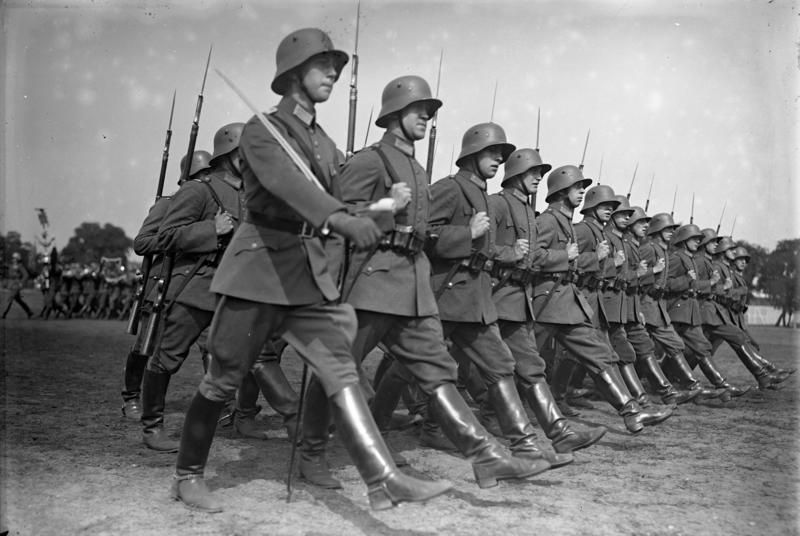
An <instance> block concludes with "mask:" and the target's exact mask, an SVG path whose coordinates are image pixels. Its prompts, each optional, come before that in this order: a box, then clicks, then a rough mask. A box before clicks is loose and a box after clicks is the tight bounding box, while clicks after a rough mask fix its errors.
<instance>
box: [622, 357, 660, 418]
mask: <svg viewBox="0 0 800 536" xmlns="http://www.w3.org/2000/svg"><path fill="white" fill-rule="evenodd" d="M617 366H618V367H619V372H620V375H621V376H622V379H623V380H625V385H626V386H627V387H628V391H630V393H631V396H632V397H633V398H635V399H636V401H637V402H638V403H639V405H640V406H642V407H643V408H649V407H651V406H654V407H658V406H659V404H656V403H655V402H653V401H652V400H650V397H649V396H647V391H645V389H644V386H643V385H642V380H641V379H639V375H638V374H637V373H636V367H635V366H634V365H633V363H622V362H620V363H618V364H617Z"/></svg>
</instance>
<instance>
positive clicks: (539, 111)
mask: <svg viewBox="0 0 800 536" xmlns="http://www.w3.org/2000/svg"><path fill="white" fill-rule="evenodd" d="M541 125H542V107H541V106H540V107H538V108H537V109H536V148H535V149H534V150H535V151H536V152H537V153H538V152H539V129H540V127H541ZM528 203H529V204H530V206H531V207H533V211H534V212H536V192H533V193H532V194H531V195H530V199H529V200H528Z"/></svg>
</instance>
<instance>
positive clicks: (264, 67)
mask: <svg viewBox="0 0 800 536" xmlns="http://www.w3.org/2000/svg"><path fill="white" fill-rule="evenodd" d="M794 4H795V2H793V1H791V0H772V1H770V0H763V1H753V2H749V1H744V0H737V1H736V2H730V1H727V0H719V1H713V0H711V1H709V0H705V1H702V2H699V1H668V0H658V1H648V0H637V1H636V2H630V1H618V0H596V1H592V2H573V1H569V2H567V1H542V0H527V1H522V0H518V1H507V2H499V1H492V2H490V1H488V0H485V1H473V2H465V1H463V0H461V1H458V2H456V1H452V2H451V1H442V2H411V1H403V2H401V1H389V0H363V1H362V4H361V30H360V38H359V51H358V52H359V56H360V60H361V62H360V70H359V74H360V76H359V85H358V96H359V100H358V128H357V130H356V145H357V147H358V146H361V145H362V144H363V143H364V137H365V134H366V129H367V119H368V116H369V113H370V109H371V108H372V107H374V108H375V113H376V114H377V112H378V109H379V108H380V94H381V91H382V89H383V87H384V85H385V84H386V83H387V82H388V81H389V80H391V79H392V78H394V77H396V76H400V75H404V74H418V75H421V76H423V77H425V78H426V79H427V80H428V81H429V82H430V84H431V86H432V87H433V88H434V90H435V87H436V74H437V69H438V64H439V55H440V52H441V51H442V50H443V51H444V64H443V68H442V79H441V88H440V92H439V96H440V98H441V99H442V100H443V101H444V106H443V108H442V109H441V111H440V114H439V129H438V132H439V136H438V137H439V143H438V147H437V151H436V164H435V170H434V177H435V178H439V177H442V176H444V175H446V174H448V173H449V172H450V162H451V154H452V152H453V151H454V150H455V152H456V154H458V150H459V148H460V143H461V135H462V134H463V132H464V131H465V130H466V129H467V128H468V127H469V126H471V125H473V124H475V123H479V122H484V121H488V120H489V118H490V115H491V108H492V94H493V91H494V87H495V83H497V86H498V91H497V99H496V106H495V110H494V121H495V122H497V123H499V124H500V125H502V126H503V127H504V128H505V130H506V132H507V134H508V137H509V141H511V142H512V143H514V144H516V145H517V146H518V147H533V146H534V145H535V141H536V113H537V109H538V108H541V116H542V121H541V133H540V147H541V153H542V156H543V157H544V159H545V161H547V162H550V163H551V164H553V165H554V167H555V166H559V165H563V164H578V162H579V161H580V157H581V152H582V149H583V143H584V139H585V137H586V132H587V130H588V129H591V139H590V141H589V147H588V152H587V156H586V169H585V172H586V175H587V176H590V177H593V178H596V177H597V176H598V173H599V172H600V163H601V159H602V162H603V167H602V176H601V182H602V183H604V184H610V185H611V186H613V187H614V188H615V189H616V190H617V192H618V193H626V192H627V190H628V186H629V184H630V180H631V177H632V174H633V170H634V167H635V165H636V163H637V162H638V163H639V168H638V174H637V178H636V182H635V184H634V186H633V195H632V198H631V199H632V201H633V203H634V204H639V205H644V203H645V198H646V196H647V190H648V186H649V184H650V180H651V178H652V177H653V174H655V183H654V186H653V194H652V199H651V202H650V213H651V214H652V213H655V212H661V211H666V212H669V210H670V208H671V206H672V199H673V194H674V192H675V189H676V187H677V191H678V193H677V204H676V207H675V217H676V219H677V220H681V221H685V222H688V219H689V212H690V206H691V198H692V193H694V194H695V198H696V200H695V223H697V224H699V225H700V226H701V227H715V226H716V225H717V222H718V220H719V217H720V213H721V211H722V207H723V204H724V203H725V201H726V200H727V208H726V212H725V217H724V221H723V223H722V231H723V233H726V234H727V233H729V232H730V230H731V225H732V224H733V218H734V217H736V218H737V219H736V229H735V236H736V238H740V239H745V240H748V241H750V242H754V243H758V244H761V245H764V246H766V247H768V248H773V247H774V246H775V244H776V242H777V241H778V240H780V239H783V238H793V237H798V236H800V224H799V223H798V217H797V206H798V188H797V178H798V169H799V168H798V154H799V152H798V135H797V134H798V133H797V124H798V123H797V119H798V108H797V105H798V103H797V98H798V87H799V86H798V48H797V47H798V45H797V39H798V27H799V25H798V21H800V16H799V14H798V11H797V8H796V7H795V6H794ZM0 10H2V18H3V19H2V23H3V36H2V39H3V41H2V43H0V44H2V50H3V57H2V60H0V61H3V62H4V63H2V72H3V74H4V76H3V85H2V98H3V107H2V108H3V109H2V113H3V114H4V117H3V131H2V133H3V138H2V143H0V162H1V164H0V173H2V175H0V199H2V203H1V204H0V205H1V208H2V213H1V214H0V230H1V231H2V232H3V233H5V232H7V231H9V230H16V231H20V232H21V233H22V234H23V239H24V240H29V241H33V240H34V237H35V236H36V235H37V234H38V233H40V230H41V228H40V226H39V223H38V220H37V217H36V213H35V212H34V208H36V207H44V208H45V209H46V210H47V213H48V216H49V219H50V223H51V234H52V235H54V236H55V238H56V245H57V246H58V247H59V248H61V247H63V246H65V245H66V243H67V240H68V239H69V237H70V236H72V235H73V232H74V229H75V227H77V226H78V225H80V223H81V222H84V221H93V222H99V223H100V224H104V223H106V222H110V223H113V224H115V225H119V226H121V227H122V228H124V229H125V231H126V233H127V234H128V235H129V236H131V237H133V236H134V235H135V234H136V232H137V231H138V229H139V226H140V224H141V222H142V219H143V218H144V216H145V215H146V212H147V209H148V208H149V206H150V205H151V204H152V202H153V198H154V195H155V189H156V182H157V178H158V171H159V167H160V164H161V149H162V145H163V140H164V134H165V130H166V126H167V120H168V117H169V105H170V99H171V96H172V92H173V90H177V95H178V97H177V103H176V107H175V122H174V125H173V130H174V133H173V143H172V152H171V155H170V156H171V158H170V165H169V173H168V177H167V184H168V186H167V188H166V192H170V191H172V190H174V189H175V187H176V186H175V185H176V182H177V177H178V161H179V160H180V157H181V156H182V155H183V154H185V151H186V146H187V141H188V134H189V128H190V126H191V120H192V115H193V113H194V109H195V103H196V99H197V93H198V91H199V89H200V83H201V79H202V71H203V67H204V63H205V59H206V55H207V53H208V48H209V46H210V45H211V44H212V43H213V45H214V51H213V55H212V59H211V64H212V72H211V73H209V77H208V82H207V84H206V92H205V104H204V108H203V115H202V118H201V121H200V135H199V137H198V142H197V148H198V149H199V148H205V149H207V150H209V151H210V150H211V149H212V138H213V135H214V132H215V131H216V130H217V128H219V127H220V126H221V125H223V124H225V123H229V122H233V121H246V120H247V119H248V118H249V117H250V115H251V114H250V112H249V110H248V109H247V108H246V106H245V105H244V104H243V103H242V102H240V100H239V98H238V97H237V96H236V95H235V94H234V93H232V92H231V90H230V89H228V88H227V86H225V85H224V83H223V82H222V80H221V79H220V78H219V77H218V76H217V75H216V74H214V73H213V68H218V69H220V70H221V71H223V72H224V73H225V74H226V75H228V76H229V77H230V78H232V79H233V80H234V81H235V82H236V83H237V84H238V85H239V86H240V87H241V89H242V90H243V91H244V92H245V93H246V94H247V95H248V96H249V97H250V99H251V100H253V101H255V102H256V103H257V104H258V105H259V106H260V107H262V108H263V109H265V110H266V109H268V108H269V107H270V106H272V105H273V104H274V103H275V102H277V99H278V97H277V96H276V95H274V94H272V93H271V92H270V91H269V87H268V85H269V82H270V80H271V79H272V76H273V75H274V72H275V50H276V47H277V44H278V42H279V41H280V40H281V38H283V37H284V36H285V35H286V34H287V33H288V32H290V31H292V30H295V29H298V28H302V27H308V26H316V27H320V28H322V29H324V30H326V31H328V32H329V34H330V35H331V36H332V38H333V41H334V44H335V45H336V46H337V47H338V48H341V49H343V50H345V51H347V52H348V53H352V51H353V47H354V44H355V43H354V41H355V39H354V38H355V21H356V1H355V0H353V1H347V2H345V1H338V0H337V1H327V2H308V1H299V0H294V1H291V2H288V1H277V0H276V1H259V2H255V1H247V0H245V1H244V2H242V1H236V2H233V1H222V0H206V1H200V0H180V1H158V2H147V1H138V2H136V1H128V0H115V1H113V2H112V1H102V0H95V1H76V0H62V1H60V2H51V1H46V0H37V1H21V0H9V1H6V2H4V4H3V7H0ZM349 79H350V70H349V66H348V67H346V68H345V72H344V73H343V76H342V78H341V79H340V82H339V84H338V85H337V86H336V88H335V89H334V95H333V97H332V98H331V99H330V101H329V102H328V103H325V104H323V105H322V106H321V107H320V109H319V121H320V123H321V124H322V125H323V126H324V127H325V128H326V130H327V132H328V133H329V134H330V135H331V136H332V137H333V138H334V139H335V140H336V142H337V144H338V145H339V146H340V147H341V148H342V149H343V148H344V144H345V139H346V131H347V107H348V82H349ZM379 137H380V130H379V129H378V128H377V127H375V126H374V125H373V126H372V127H371V129H370V131H369V139H370V141H375V140H377V139H378V138H379ZM417 147H418V148H417V151H418V152H417V158H418V160H419V161H420V162H421V163H423V165H424V162H425V159H426V153H427V139H426V140H424V141H423V142H421V143H419V144H418V146H417ZM499 182H500V180H499V179H497V180H495V181H493V182H492V183H490V191H496V190H497V189H499ZM543 207H544V196H543V195H542V196H539V203H538V208H539V209H540V210H541V209H542V208H543Z"/></svg>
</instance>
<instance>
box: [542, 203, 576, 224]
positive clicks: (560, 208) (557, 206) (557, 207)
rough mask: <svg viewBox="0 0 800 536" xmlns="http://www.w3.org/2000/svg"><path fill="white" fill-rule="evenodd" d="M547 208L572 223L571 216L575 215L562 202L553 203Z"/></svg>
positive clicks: (573, 210)
mask: <svg viewBox="0 0 800 536" xmlns="http://www.w3.org/2000/svg"><path fill="white" fill-rule="evenodd" d="M548 208H551V209H552V210H553V211H554V212H558V213H560V214H561V215H563V216H566V217H567V218H568V219H569V220H570V221H572V215H573V214H574V213H575V209H572V208H569V207H568V206H567V205H565V204H564V202H563V201H553V202H552V203H550V206H549V207H548Z"/></svg>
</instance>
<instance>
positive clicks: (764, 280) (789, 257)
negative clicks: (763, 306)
mask: <svg viewBox="0 0 800 536" xmlns="http://www.w3.org/2000/svg"><path fill="white" fill-rule="evenodd" d="M798 265H800V239H798V238H795V239H793V240H781V241H780V242H778V245H777V247H776V248H775V251H773V252H772V253H770V254H769V255H768V256H767V260H766V262H765V263H764V267H763V270H762V276H761V288H762V289H763V290H764V292H766V293H767V295H768V296H769V298H770V303H772V304H773V305H775V306H776V307H780V308H781V316H780V317H779V318H778V322H777V323H776V325H778V324H780V323H781V322H783V325H784V326H785V325H788V324H790V323H791V318H792V315H793V314H794V312H795V311H796V310H797V309H798V307H800V294H799V293H798V290H799V289H798V285H797V276H798V273H797V268H798Z"/></svg>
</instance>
